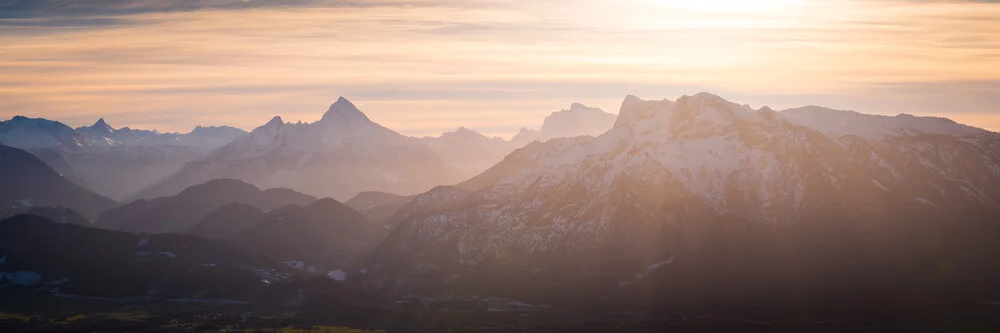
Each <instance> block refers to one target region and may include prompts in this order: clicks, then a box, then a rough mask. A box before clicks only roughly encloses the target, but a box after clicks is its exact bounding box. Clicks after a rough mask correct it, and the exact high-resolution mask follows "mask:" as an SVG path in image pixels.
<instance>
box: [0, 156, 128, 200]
mask: <svg viewBox="0 0 1000 333" xmlns="http://www.w3.org/2000/svg"><path fill="white" fill-rule="evenodd" d="M0 184H3V186H0V203H7V202H11V201H15V200H23V201H25V202H29V203H30V204H32V205H62V206H65V207H69V208H70V209H72V210H74V211H77V212H80V213H81V214H83V215H84V216H87V217H89V218H93V217H96V216H97V214H98V213H100V212H103V211H105V210H107V209H109V208H111V207H114V206H115V205H116V203H115V202H114V201H112V200H111V199H108V198H105V197H102V196H100V195H97V194H95V193H94V192H91V191H90V190H88V189H86V188H84V187H82V186H80V185H77V184H74V183H73V182H71V181H69V180H67V179H66V178H63V177H62V176H60V175H59V174H58V173H56V172H55V171H54V170H52V168H50V167H49V166H48V165H46V164H45V163H44V162H42V161H41V160H40V159H38V158H37V157H35V156H34V155H32V154H30V153H28V152H26V151H23V150H20V149H17V148H12V147H8V146H3V145H0Z"/></svg>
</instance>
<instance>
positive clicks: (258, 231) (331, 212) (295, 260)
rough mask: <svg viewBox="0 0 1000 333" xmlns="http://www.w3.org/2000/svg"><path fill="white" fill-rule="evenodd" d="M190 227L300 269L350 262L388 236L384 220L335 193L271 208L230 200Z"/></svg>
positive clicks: (329, 268) (200, 233) (209, 236)
mask: <svg viewBox="0 0 1000 333" xmlns="http://www.w3.org/2000/svg"><path fill="white" fill-rule="evenodd" d="M187 233H189V234H194V235H199V236H202V237H207V238H212V239H224V240H228V241H231V242H232V243H234V244H237V245H238V246H243V247H246V248H247V249H249V250H252V251H255V252H260V253H265V254H267V255H268V256H270V257H272V258H275V259H278V260H280V261H283V262H286V263H289V264H290V265H293V266H296V267H297V268H300V269H305V268H306V267H313V269H314V270H315V269H323V270H324V271H330V270H335V269H338V268H341V267H344V265H346V264H347V263H348V262H351V261H353V260H355V259H357V257H358V256H359V255H361V254H364V253H367V251H370V250H371V249H372V248H373V247H374V244H376V242H377V241H379V240H380V239H381V237H382V236H383V233H382V230H381V228H379V226H378V225H376V224H373V223H370V222H369V221H368V220H366V219H365V217H364V216H362V215H361V214H360V213H358V212H357V211H355V210H353V209H351V208H350V207H348V206H346V205H344V204H342V203H340V202H337V201H336V200H333V199H329V198H325V199H319V200H316V201H314V202H312V203H310V204H308V205H305V206H300V205H286V206H282V207H278V208H275V209H273V210H271V211H269V212H267V213H264V212H262V211H260V210H259V209H257V208H256V207H253V206H249V205H244V204H230V205H226V206H223V207H221V208H219V209H218V210H216V211H214V212H212V213H210V214H208V216H207V217H205V218H204V219H203V220H201V221H200V222H198V224H197V225H195V226H194V227H192V228H191V229H190V230H189V231H188V232H187ZM300 266H301V267H300Z"/></svg>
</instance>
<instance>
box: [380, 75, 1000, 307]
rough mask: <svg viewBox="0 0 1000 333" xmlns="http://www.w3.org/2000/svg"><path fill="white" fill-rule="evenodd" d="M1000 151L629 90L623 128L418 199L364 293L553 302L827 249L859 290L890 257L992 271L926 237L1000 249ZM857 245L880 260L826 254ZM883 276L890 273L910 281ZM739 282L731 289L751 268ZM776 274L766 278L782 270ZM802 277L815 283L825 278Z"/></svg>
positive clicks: (923, 123) (994, 138) (829, 116)
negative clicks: (525, 295) (450, 290)
mask: <svg viewBox="0 0 1000 333" xmlns="http://www.w3.org/2000/svg"><path fill="white" fill-rule="evenodd" d="M998 145H1000V136H998V135H997V133H992V132H989V131H985V130H982V129H977V128H972V127H969V126H965V125H960V124H957V123H954V122H952V121H949V120H945V119H940V118H926V117H914V116H910V115H899V116H896V117H887V116H874V115H864V114H860V113H855V112H849V111H834V110H829V109H822V108H815V107H811V108H805V109H792V110H787V111H783V112H776V111H774V110H771V109H770V108H767V107H763V108H760V109H752V108H750V107H748V106H745V105H739V104H736V103H732V102H729V101H726V100H724V99H722V98H721V97H718V96H715V95H712V94H708V93H701V94H697V95H694V96H684V97H681V98H679V99H677V100H675V101H670V100H661V101H645V100H641V99H639V98H637V97H634V96H629V97H627V98H626V99H625V101H624V102H623V104H622V107H621V110H620V112H619V116H618V119H617V120H616V121H615V124H614V128H612V129H611V130H609V131H607V132H606V133H604V134H601V135H600V136H597V137H581V138H569V139H560V140H550V141H547V142H544V143H536V144H534V145H529V146H527V147H525V148H521V149H519V150H517V151H515V152H514V153H512V154H510V155H509V156H507V158H505V159H504V161H502V162H500V163H499V164H497V165H496V166H494V167H493V168H491V169H490V170H487V171H486V172H484V173H483V174H481V175H479V176H477V177H475V178H472V179H470V180H469V181H467V182H464V183H462V184H458V185H456V186H453V187H448V186H445V187H439V188H436V189H434V190H432V191H430V192H427V193H424V194H421V195H418V196H416V197H414V198H413V199H412V200H411V201H410V203H409V204H408V205H415V204H419V209H413V210H412V212H409V213H407V212H406V210H407V209H406V208H403V209H401V210H400V211H399V212H398V213H397V214H401V215H402V216H400V217H399V218H400V221H398V222H397V225H398V226H397V227H396V228H395V229H394V230H393V233H392V234H391V235H390V236H389V237H388V238H387V239H386V241H384V242H383V243H382V244H381V245H380V247H379V248H378V249H377V250H376V251H375V252H374V253H373V255H372V258H371V259H370V260H368V261H367V264H368V266H366V267H364V269H365V270H367V271H369V274H367V275H366V277H365V279H366V280H365V281H364V284H365V285H366V286H368V287H374V288H386V287H388V288H390V289H391V290H392V291H394V292H402V293H406V292H409V291H411V290H412V289H409V288H412V287H417V288H421V289H423V288H427V287H428V286H438V287H440V286H445V285H451V286H453V287H454V286H461V285H475V286H477V287H480V288H486V287H488V286H495V287H497V288H501V289H504V292H511V291H512V290H522V291H523V290H531V291H532V292H538V293H542V292H541V291H539V289H537V288H542V289H545V290H547V291H551V292H555V289H558V288H555V289H553V287H556V285H553V283H558V286H559V288H566V287H567V286H573V287H572V288H571V290H573V291H574V292H579V290H584V289H585V290H591V291H594V292H595V293H600V292H611V291H613V290H616V289H618V288H622V287H624V286H628V285H630V284H635V283H639V281H641V280H643V279H644V278H646V277H647V276H649V275H651V274H652V273H654V272H655V271H658V270H665V271H667V270H671V269H673V267H674V266H670V267H667V266H669V265H676V266H681V265H680V263H683V265H685V266H688V265H696V264H697V262H696V261H697V260H749V259H750V257H746V258H742V257H741V256H742V255H747V256H750V255H751V254H754V255H763V254H764V253H766V251H768V250H775V251H778V252H781V251H791V252H796V251H801V252H800V253H801V255H802V256H803V258H802V259H803V260H805V258H809V259H817V257H813V256H814V255H815V256H820V257H822V256H826V257H822V259H823V260H826V261H823V263H826V264H829V265H832V266H831V267H836V268H837V269H842V271H839V273H838V274H840V275H838V276H840V277H842V278H844V279H846V280H845V281H851V282H852V283H853V282H858V283H861V282H859V281H863V278H862V277H863V276H864V274H866V273H867V272H868V271H867V270H870V269H873V267H876V266H878V264H877V263H878V262H881V260H900V261H899V262H900V263H903V262H905V263H907V264H913V265H917V266H916V267H920V269H930V268H931V267H932V266H933V265H936V264H941V263H943V262H948V261H950V262H952V263H954V265H956V266H955V267H954V269H955V270H956V271H962V272H964V273H968V274H971V275H975V271H976V270H977V269H982V270H983V271H984V272H985V271H989V272H995V270H994V268H995V267H994V266H996V265H983V266H976V265H979V264H980V263H978V262H977V261H975V260H970V258H977V259H980V260H981V259H984V258H982V257H981V256H971V257H962V256H963V255H962V254H961V253H960V252H952V251H951V250H952V249H947V250H945V249H941V252H940V253H939V254H940V257H934V259H928V257H927V255H928V254H927V253H925V252H924V251H925V250H926V249H925V248H922V246H926V244H923V243H922V242H937V243H938V244H955V243H956V242H960V239H961V238H959V237H957V233H961V234H962V235H963V236H969V235H970V234H975V232H972V231H970V230H980V231H982V232H983V234H985V235H990V236H986V237H985V238H979V237H971V238H969V244H966V245H968V246H969V247H971V248H976V249H978V250H980V251H982V250H983V249H986V248H989V244H990V242H989V241H987V240H988V239H990V238H991V237H994V236H996V233H995V232H996V228H995V224H996V223H995V222H996V221H1000V205H998V204H997V202H998V200H1000V191H998V189H1000V150H998V147H1000V146H998ZM782 226H796V227H789V229H792V231H790V230H789V229H785V228H783V227H782ZM810 226H815V227H816V228H817V229H820V230H823V229H827V228H829V229H830V230H829V232H830V233H829V235H830V236H829V237H831V239H830V240H828V241H829V242H826V241H823V242H815V243H810V242H808V241H804V242H798V241H797V242H786V243H784V244H771V245H764V244H756V243H754V244H755V245H754V246H749V244H750V243H749V242H743V243H741V242H740V238H739V237H737V238H735V239H731V238H730V237H736V236H733V235H737V234H741V233H743V232H744V231H741V230H742V229H747V231H745V232H746V233H747V234H751V235H752V234H755V233H760V234H759V236H758V237H761V238H766V237H779V235H780V236H781V237H806V238H803V240H805V239H811V238H810V237H816V236H817V234H816V233H815V229H810ZM800 227H801V228H803V230H797V229H794V228H800ZM712 228H717V229H712ZM942 228H944V229H949V228H953V229H952V232H941V230H942ZM758 229H761V230H758ZM957 230H962V231H961V232H959V231H957ZM905 235H919V237H924V238H920V239H906V237H907V236H905ZM706 237H708V238H706ZM713 237H714V238H713ZM747 237H750V236H747ZM837 237H854V238H853V239H854V241H846V242H845V243H843V244H840V243H838V242H839V241H842V240H846V239H838V238H837ZM901 239H904V240H901ZM973 239H974V240H973ZM713 240H714V241H731V242H733V243H730V244H732V246H733V249H734V252H726V253H721V254H720V253H703V251H711V249H712V248H721V247H724V246H727V245H724V244H722V243H712V241H713ZM706 242H708V243H706ZM820 243H822V244H823V245H824V246H823V247H819V246H818V245H816V244H820ZM850 244H854V245H856V246H858V247H859V248H865V249H867V250H871V251H872V253H866V254H865V255H869V257H868V258H866V259H865V260H861V259H858V260H856V262H855V267H847V266H844V265H846V263H845V262H842V261H840V260H849V257H851V256H857V255H859V253H856V252H853V251H846V250H845V251H843V252H841V253H833V254H831V253H826V252H822V251H823V250H824V249H826V250H829V249H842V248H843V247H845V246H854V245H850ZM887 244H896V245H898V247H897V248H894V249H892V250H889V249H887V248H885V247H886V246H889V245H887ZM973 244H974V245H973ZM743 246H746V247H743ZM773 246H787V248H784V249H777V248H774V247H773ZM706 247H707V248H706ZM890 247H891V246H890ZM756 250H759V251H761V252H754V251H756ZM720 251H721V250H720ZM862 252H863V251H862ZM903 254H905V255H903ZM897 256H902V257H905V258H907V259H906V260H903V259H900V258H899V257H897ZM917 258H921V259H917ZM756 259H759V260H761V262H767V259H762V258H756ZM914 260H916V261H920V260H926V261H923V262H914ZM748 262H755V261H748ZM960 262H961V263H960ZM817 264H819V263H817ZM901 265H902V264H901ZM959 266H961V267H959ZM807 267H808V268H810V269H811V270H807V269H805V268H807ZM862 267H864V268H862ZM689 268H690V267H689ZM691 269H694V268H691ZM734 269H735V268H734ZM802 269H803V271H810V272H827V271H828V269H830V268H827V269H823V268H821V267H813V266H812V265H805V264H803V267H802ZM907 269H910V268H907ZM718 272H719V273H727V271H725V269H724V268H720V270H719V271H718ZM885 272H887V273H886V274H887V276H885V277H884V278H886V279H891V277H898V276H896V275H894V274H895V273H899V274H902V271H892V270H888V271H885ZM907 272H911V271H907ZM728 273H731V274H730V275H728V277H720V279H721V280H720V281H721V282H720V283H723V282H724V283H738V281H733V280H730V279H738V278H739V277H740V276H744V275H749V274H750V273H751V272H750V271H739V272H737V271H730V272H728ZM754 273H756V272H754ZM768 273H769V274H762V275H759V276H755V277H754V278H760V279H778V278H779V277H777V276H773V275H770V273H777V272H771V271H769V272H768ZM911 273H912V272H911ZM678 274H682V273H678ZM672 278H674V279H678V280H675V281H677V282H681V281H682V279H683V277H682V276H673V277H672ZM802 278H803V279H804V280H806V281H800V282H802V283H809V287H810V288H813V287H817V286H826V285H828V284H827V283H826V282H828V281H827V280H826V279H821V278H820V277H815V276H810V277H802ZM926 278H927V279H936V278H944V276H937V275H934V276H930V275H928V276H926ZM484 279H485V280H484ZM748 279H749V277H748ZM779 280H780V279H779ZM820 280H822V281H824V283H818V282H817V283H816V284H812V283H814V282H816V281H820ZM484 281H488V282H484ZM556 281H558V282H556ZM768 281H771V282H773V280H768ZM880 281H881V282H886V281H887V280H886V281H882V280H880ZM661 282H662V281H661ZM683 282H685V283H689V282H691V281H687V280H683ZM754 282H755V283H756V282H759V281H754ZM864 282H871V281H864ZM935 282H942V281H940V280H935ZM845 283H847V282H845ZM659 285H660V286H662V284H659ZM855 286H857V285H855ZM872 286H873V285H866V286H865V287H872ZM880 286H882V285H880ZM521 287H523V288H521ZM741 290H742V289H741ZM743 291H745V290H743ZM478 292H498V290H489V291H484V290H478ZM570 294H573V292H570ZM594 296H598V295H594Z"/></svg>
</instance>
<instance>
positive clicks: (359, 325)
mask: <svg viewBox="0 0 1000 333" xmlns="http://www.w3.org/2000/svg"><path fill="white" fill-rule="evenodd" d="M791 312H795V313H789V311H783V312H772V313H768V312H767V311H755V310H749V311H732V310H729V311H725V312H721V311H704V312H689V311H679V310H676V311H675V310H635V309H632V310H624V309H567V308H563V309H544V310H537V309H535V310H512V311H486V310H483V311H477V310H469V309H457V310H452V311H448V310H443V309H438V310H429V309H422V310H420V309H410V310H407V311H402V312H397V313H396V314H394V315H392V316H386V315H385V314H384V313H382V312H380V311H377V312H372V313H371V314H357V313H356V314H354V315H352V316H351V317H350V318H340V317H341V316H338V315H337V314H333V313H330V314H329V315H324V314H323V312H322V311H319V312H317V311H316V310H315V309H313V310H311V311H310V310H307V309H303V308H301V307H271V306H254V305H247V304H223V303H186V302H164V301H148V300H145V301H134V300H133V301H116V300H95V299H83V298H62V297H48V296H45V297H37V296H33V297H22V296H18V297H5V298H3V299H2V300H0V332H81V331H87V332H138V331H142V332H342V333H347V332H356V333H360V332H498V333H501V332H567V333H568V332H580V333H583V332H998V331H1000V305H998V304H995V303H993V302H981V303H962V304H949V305H945V304H941V305H940V306H928V305H919V306H917V305H914V306H900V305H894V306H879V305H877V304H871V305H868V306H857V307H849V308H821V309H801V311H791Z"/></svg>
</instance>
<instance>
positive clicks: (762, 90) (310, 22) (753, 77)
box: [0, 0, 1000, 136]
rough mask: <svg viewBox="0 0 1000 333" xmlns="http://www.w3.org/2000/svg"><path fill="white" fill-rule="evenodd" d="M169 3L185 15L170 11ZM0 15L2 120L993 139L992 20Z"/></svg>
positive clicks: (223, 1) (388, 5) (119, 5)
mask: <svg viewBox="0 0 1000 333" xmlns="http://www.w3.org/2000/svg"><path fill="white" fill-rule="evenodd" d="M177 3H183V5H176V4H177ZM758 9H760V10H757V9H755V8H752V7H747V8H742V7H740V8H736V9H732V8H731V9H730V10H718V9H713V8H700V7H690V6H677V5H675V4H674V3H672V2H670V1H658V0H626V1H619V2H608V1H597V0H581V1H569V0H555V1H545V2H509V1H479V2H477V1H448V0H441V1H433V0H426V1H420V0H401V1H305V0H302V1H295V0H286V1H259V0H258V1H239V0H202V1H188V2H176V1H161V0H145V1H143V0H139V1H125V0H99V1H86V2H80V1H65V0H42V1H10V0H6V1H5V0H0V45H3V46H2V47H0V100H2V101H3V102H2V103H0V116H2V117H10V116H13V115H15V114H23V115H28V116H36V117H46V118H55V119H59V120H63V121H66V122H68V123H70V124H73V125H82V124H86V123H89V122H92V121H93V120H94V119H96V118H97V117H99V116H104V117H106V118H107V119H108V120H109V121H110V122H112V123H113V125H116V126H124V125H128V126H132V127H145V128H159V129H162V130H180V131H186V130H189V129H190V128H192V127H193V126H194V125H196V124H229V125H236V126H240V127H244V128H252V127H254V126H256V125H259V124H262V123H264V122H266V121H267V119H269V118H270V117H272V116H274V115H281V116H282V117H283V118H284V119H286V120H303V121H313V120H316V119H318V118H319V117H320V115H321V114H322V112H323V111H324V110H325V109H326V106H327V105H328V104H329V103H331V102H332V101H333V100H335V99H336V97H337V96H340V95H343V96H345V97H347V98H349V99H351V100H352V101H354V102H355V103H356V104H358V106H359V107H361V108H362V110H364V111H365V112H366V113H368V114H369V116H370V117H371V118H372V119H374V120H376V121H379V122H381V123H383V124H384V125H386V126H388V127H390V128H394V129H398V130H400V131H402V132H404V133H406V134H411V135H425V134H437V133H440V132H442V131H445V130H449V129H452V128H455V127H458V126H461V125H464V126H468V127H471V128H474V129H479V130H481V131H484V132H487V133H491V134H497V135H505V136H509V135H510V134H512V133H514V132H516V131H517V129H518V128H519V127H521V126H534V125H536V124H539V123H540V122H541V119H542V118H543V117H544V116H545V115H546V114H547V113H549V112H552V111H555V110H558V109H561V108H565V107H568V105H569V104H570V103H572V102H583V103H586V104H592V105H597V106H601V107H603V108H605V109H608V110H610V111H616V110H617V107H618V104H619V103H620V102H621V99H622V98H623V97H624V96H625V95H626V94H636V95H639V96H641V97H644V98H664V97H669V98H675V97H677V96H678V95H680V94H692V93H696V92H698V91H702V90H708V91H712V92H716V93H719V94H720V95H722V96H725V97H728V98H731V99H733V100H735V101H737V102H745V103H751V104H752V105H755V106H760V105H764V104H767V105H772V106H774V107H777V108H781V107H791V106H798V105H802V104H822V105H826V106H831V107H838V108H845V109H855V110H858V111H862V112H868V113H887V114H895V113H912V114H926V115H938V116H947V117H951V118H954V119H956V120H960V121H963V122H967V123H970V124H972V125H977V126H981V127H985V128H991V129H994V130H998V129H1000V107H998V105H1000V97H998V96H1000V25H997V24H996V22H998V21H1000V5H998V4H994V3H987V2H905V1H872V0H867V1H862V0H855V1H835V2H834V1H819V0H801V1H784V2H782V4H781V6H780V7H776V8H767V9H766V10H763V7H762V8H758Z"/></svg>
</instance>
